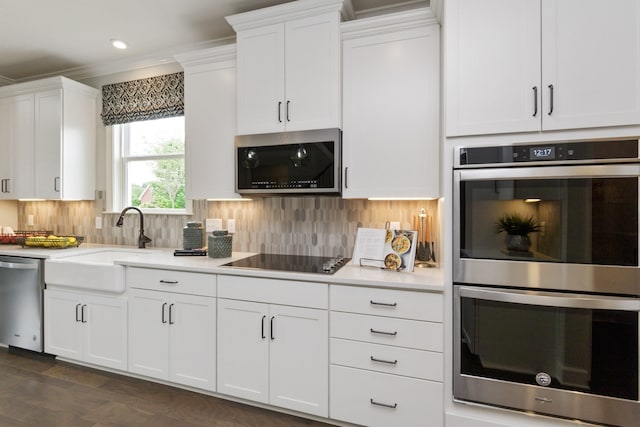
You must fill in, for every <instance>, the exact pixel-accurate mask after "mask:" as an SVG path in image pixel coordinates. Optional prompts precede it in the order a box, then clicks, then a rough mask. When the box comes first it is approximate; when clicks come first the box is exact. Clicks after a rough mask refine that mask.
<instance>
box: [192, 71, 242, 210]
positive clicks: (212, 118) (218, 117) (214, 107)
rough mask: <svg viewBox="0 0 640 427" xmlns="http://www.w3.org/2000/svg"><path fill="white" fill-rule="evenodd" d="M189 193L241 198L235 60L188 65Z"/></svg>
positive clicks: (196, 196) (202, 195)
mask: <svg viewBox="0 0 640 427" xmlns="http://www.w3.org/2000/svg"><path fill="white" fill-rule="evenodd" d="M184 85H185V87H184V90H185V94H184V97H185V100H184V102H185V107H184V108H185V144H186V147H185V150H186V153H185V155H186V156H185V161H186V175H187V179H186V192H187V197H188V198H190V199H214V198H215V199H233V198H240V196H239V195H238V194H237V193H236V192H235V180H234V177H235V169H234V158H235V153H234V145H233V139H234V136H235V134H236V66H235V61H224V62H220V63H214V64H207V66H198V67H197V68H196V67H194V68H188V67H185V82H184Z"/></svg>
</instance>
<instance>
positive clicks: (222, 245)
mask: <svg viewBox="0 0 640 427" xmlns="http://www.w3.org/2000/svg"><path fill="white" fill-rule="evenodd" d="M232 246H233V236H232V235H231V234H229V232H228V231H227V230H216V231H214V232H213V233H211V235H210V236H209V257H210V258H228V257H230V256H231V247H232Z"/></svg>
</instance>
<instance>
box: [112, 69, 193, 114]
mask: <svg viewBox="0 0 640 427" xmlns="http://www.w3.org/2000/svg"><path fill="white" fill-rule="evenodd" d="M101 115H102V122H103V123H104V125H105V126H110V125H118V124H122V123H131V122H138V121H142V120H153V119H162V118H167V117H176V116H182V115H184V73H183V72H179V73H174V74H166V75H164V76H157V77H149V78H146V79H139V80H132V81H128V82H122V83H113V84H109V85H104V86H102V114H101Z"/></svg>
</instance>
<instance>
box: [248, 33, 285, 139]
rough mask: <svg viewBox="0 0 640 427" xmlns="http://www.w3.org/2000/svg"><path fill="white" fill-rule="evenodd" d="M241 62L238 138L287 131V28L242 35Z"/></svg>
mask: <svg viewBox="0 0 640 427" xmlns="http://www.w3.org/2000/svg"><path fill="white" fill-rule="evenodd" d="M236 43H237V49H238V53H237V61H238V134H240V135H243V134H252V133H268V132H279V131H283V130H284V115H285V111H284V109H285V107H286V106H285V105H284V76H285V74H284V25H283V24H275V25H269V26H265V27H260V28H255V29H251V30H246V31H241V32H239V33H238V34H237V36H236Z"/></svg>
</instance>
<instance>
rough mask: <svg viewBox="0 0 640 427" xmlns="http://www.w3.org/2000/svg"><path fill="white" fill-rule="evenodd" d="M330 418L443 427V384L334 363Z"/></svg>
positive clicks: (405, 426) (406, 426)
mask: <svg viewBox="0 0 640 427" xmlns="http://www.w3.org/2000/svg"><path fill="white" fill-rule="evenodd" d="M331 418H335V419H339V420H342V421H348V422H352V423H355V424H361V425H365V426H371V427H376V426H380V427H389V426H402V427H409V426H421V427H425V426H428V427H436V426H442V425H443V396H442V383H439V382H434V381H424V380H419V379H415V378H407V377H402V376H398V375H389V374H381V373H378V372H368V371H366V370H362V369H352V368H347V367H344V366H337V365H331Z"/></svg>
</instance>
